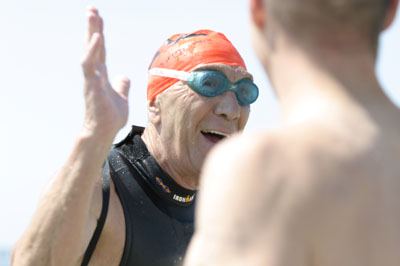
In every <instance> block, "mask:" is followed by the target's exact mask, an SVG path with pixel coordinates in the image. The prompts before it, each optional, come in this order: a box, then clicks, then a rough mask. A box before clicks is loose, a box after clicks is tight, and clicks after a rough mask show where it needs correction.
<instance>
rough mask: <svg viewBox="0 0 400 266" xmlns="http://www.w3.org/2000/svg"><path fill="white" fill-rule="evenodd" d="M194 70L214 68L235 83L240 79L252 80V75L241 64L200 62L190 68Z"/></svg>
mask: <svg viewBox="0 0 400 266" xmlns="http://www.w3.org/2000/svg"><path fill="white" fill-rule="evenodd" d="M195 70H216V71H219V72H221V73H223V74H224V75H225V76H226V77H227V78H228V79H229V81H230V82H232V83H236V82H237V81H239V80H241V79H250V80H251V81H254V80H253V75H251V74H250V73H249V72H248V71H247V70H246V69H244V68H243V67H241V66H231V65H226V64H221V63H212V64H200V65H198V66H196V67H194V68H193V69H192V71H195Z"/></svg>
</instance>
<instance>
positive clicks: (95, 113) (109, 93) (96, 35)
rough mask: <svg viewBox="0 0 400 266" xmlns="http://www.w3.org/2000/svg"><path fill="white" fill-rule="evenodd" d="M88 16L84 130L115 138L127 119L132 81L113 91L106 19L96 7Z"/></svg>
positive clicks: (116, 85)
mask: <svg viewBox="0 0 400 266" xmlns="http://www.w3.org/2000/svg"><path fill="white" fill-rule="evenodd" d="M87 12H88V13H87V17H88V33H87V41H86V52H85V55H84V58H83V60H82V68H83V73H84V76H85V89H84V93H85V103H86V114H85V123H84V129H85V130H86V131H88V133H89V134H95V135H100V136H104V137H110V138H114V136H115V135H116V133H117V132H118V130H119V129H121V128H122V127H123V126H124V125H125V124H126V121H127V119H128V92H129V87H130V81H129V79H128V78H126V77H120V78H119V79H118V80H117V81H116V82H114V87H112V86H111V84H110V82H109V79H108V74H107V68H106V64H105V58H106V51H105V45H104V34H103V19H102V18H101V16H100V15H99V12H98V10H97V9H96V8H94V7H90V8H88V11H87Z"/></svg>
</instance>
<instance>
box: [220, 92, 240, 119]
mask: <svg viewBox="0 0 400 266" xmlns="http://www.w3.org/2000/svg"><path fill="white" fill-rule="evenodd" d="M217 97H218V103H217V105H216V107H215V114H216V115H218V116H222V117H224V118H225V119H227V120H236V119H239V117H240V105H239V103H238V101H237V98H236V95H235V93H234V92H233V91H226V92H224V93H223V94H221V95H219V96H217Z"/></svg>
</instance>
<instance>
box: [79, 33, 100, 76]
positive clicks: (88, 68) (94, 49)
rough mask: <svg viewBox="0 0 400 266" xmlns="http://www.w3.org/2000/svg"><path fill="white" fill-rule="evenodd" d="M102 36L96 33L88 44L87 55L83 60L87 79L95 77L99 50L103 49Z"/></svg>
mask: <svg viewBox="0 0 400 266" xmlns="http://www.w3.org/2000/svg"><path fill="white" fill-rule="evenodd" d="M101 39H102V37H101V35H100V34H98V33H94V34H93V36H92V39H91V40H90V42H89V44H88V49H87V51H86V54H85V55H84V57H83V59H82V68H83V73H84V75H85V77H88V76H91V75H94V73H95V70H96V66H97V64H98V57H99V52H100V51H99V50H100V49H101Z"/></svg>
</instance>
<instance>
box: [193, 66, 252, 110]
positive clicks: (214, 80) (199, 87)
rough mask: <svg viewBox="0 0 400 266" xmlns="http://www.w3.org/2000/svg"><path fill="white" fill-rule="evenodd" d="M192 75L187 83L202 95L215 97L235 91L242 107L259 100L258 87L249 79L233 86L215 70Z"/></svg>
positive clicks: (201, 71)
mask: <svg viewBox="0 0 400 266" xmlns="http://www.w3.org/2000/svg"><path fill="white" fill-rule="evenodd" d="M190 74H191V75H190V76H189V77H188V79H187V83H188V85H189V86H190V87H191V88H192V89H193V90H194V91H196V92H197V93H199V94H200V95H203V96H206V97H215V96H218V95H221V94H222V93H224V92H226V91H233V92H235V95H236V98H237V100H238V103H239V104H240V105H242V106H245V105H249V104H252V103H253V102H255V101H256V100H257V98H258V87H257V86H256V85H255V84H254V83H253V82H252V81H251V80H249V79H241V80H239V81H238V82H236V83H235V84H232V83H231V82H230V81H229V80H228V79H227V78H226V77H225V76H224V75H223V74H222V73H220V72H218V71H214V70H199V71H193V72H191V73H190Z"/></svg>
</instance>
